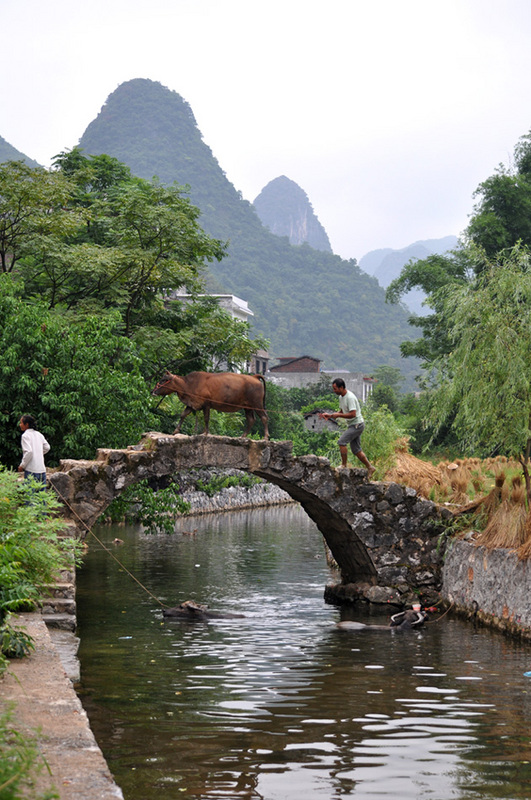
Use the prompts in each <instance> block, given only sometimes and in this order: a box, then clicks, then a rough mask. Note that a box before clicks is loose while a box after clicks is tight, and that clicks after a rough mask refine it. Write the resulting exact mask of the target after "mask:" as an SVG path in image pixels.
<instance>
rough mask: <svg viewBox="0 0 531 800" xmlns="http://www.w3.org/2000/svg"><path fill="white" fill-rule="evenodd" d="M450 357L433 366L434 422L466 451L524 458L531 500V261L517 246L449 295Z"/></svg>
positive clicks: (446, 309) (446, 315) (432, 403)
mask: <svg viewBox="0 0 531 800" xmlns="http://www.w3.org/2000/svg"><path fill="white" fill-rule="evenodd" d="M443 311H444V316H445V319H446V320H447V325H448V336H449V340H450V342H451V343H452V349H451V352H449V353H448V354H445V355H444V356H441V357H440V358H439V359H437V360H436V361H434V363H433V366H434V369H435V370H436V378H437V388H436V389H435V391H434V392H433V394H432V396H431V402H430V418H431V421H432V423H433V424H434V426H435V431H439V430H440V429H441V428H442V427H443V426H448V427H449V428H450V429H451V430H452V431H454V432H455V434H456V435H457V436H458V438H459V440H460V442H461V446H462V448H463V450H465V451H467V452H469V453H476V454H478V455H487V454H493V453H502V454H506V455H510V456H516V457H518V458H519V459H520V461H521V463H522V466H523V469H524V474H525V476H526V483H527V490H528V495H529V496H530V498H531V485H530V480H529V471H528V463H529V456H530V453H531V257H530V255H529V251H528V250H527V249H526V248H524V247H521V246H517V247H515V248H513V250H512V251H510V252H508V253H506V254H504V255H503V256H501V257H499V258H498V259H496V260H495V261H493V262H492V263H491V264H490V267H489V268H488V269H485V270H483V272H482V273H481V274H480V275H478V277H477V279H476V281H475V282H474V284H473V285H472V286H471V287H468V286H455V287H453V288H452V289H451V290H448V291H447V292H446V294H445V297H444V309H443Z"/></svg>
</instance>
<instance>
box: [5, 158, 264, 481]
mask: <svg viewBox="0 0 531 800" xmlns="http://www.w3.org/2000/svg"><path fill="white" fill-rule="evenodd" d="M198 216H199V211H198V210H197V209H196V208H195V207H194V206H192V204H191V203H190V201H189V200H188V199H187V198H186V197H185V196H184V195H183V192H182V190H181V189H180V188H179V187H177V186H171V187H163V186H161V185H160V184H159V183H158V182H157V181H145V180H141V179H139V178H133V177H132V176H131V175H130V172H129V169H128V168H127V167H126V166H125V165H124V164H121V163H120V162H119V161H117V160H116V159H114V158H111V157H109V156H107V155H100V156H96V157H93V158H92V157H88V156H85V155H84V154H83V153H82V152H81V151H80V150H79V149H78V148H75V149H74V150H72V151H70V152H68V153H63V154H61V155H60V156H58V157H57V158H56V162H55V169H54V171H52V172H47V171H46V170H43V169H40V168H39V169H31V168H30V167H29V166H27V165H25V164H23V163H22V162H15V163H6V164H3V165H0V264H1V271H0V353H1V360H0V458H1V460H2V461H3V463H6V464H10V465H12V466H15V465H16V464H17V463H18V460H19V432H18V429H17V421H18V419H19V418H20V416H21V414H22V413H32V414H34V415H35V416H36V417H37V419H38V421H39V424H40V426H41V427H42V428H43V430H44V432H45V433H46V436H47V437H48V439H49V441H50V444H51V445H52V450H51V453H50V461H49V463H56V462H57V459H59V458H61V457H66V456H69V457H72V458H76V457H77V458H92V457H94V454H95V450H96V448H97V447H98V446H100V447H103V446H106V447H113V446H114V447H120V446H125V445H126V444H129V443H131V442H132V441H133V442H134V441H138V437H139V435H140V434H141V433H142V432H143V431H144V430H146V429H149V428H153V427H159V428H160V427H161V425H160V419H159V421H157V419H158V418H157V417H156V416H155V414H154V411H155V402H154V401H153V400H152V398H151V396H150V390H151V388H152V386H153V384H154V382H155V380H156V379H157V378H158V377H159V375H160V374H161V372H162V371H163V370H164V369H170V370H172V371H175V372H190V371H192V370H194V369H206V370H209V369H216V368H219V367H220V366H221V365H223V367H224V368H233V367H235V366H236V365H237V366H239V367H240V368H241V367H244V365H245V363H246V362H247V361H248V360H249V358H250V356H251V354H252V353H253V352H254V350H255V348H256V347H261V346H264V345H266V344H267V343H266V342H264V341H263V340H260V341H259V342H258V343H257V342H252V341H250V340H249V338H248V331H249V327H248V325H247V324H245V323H242V322H240V321H239V320H234V319H232V318H231V317H230V315H229V314H228V313H227V312H225V311H224V310H223V309H221V308H219V306H218V304H217V303H216V302H215V301H214V300H212V299H209V298H204V297H201V296H200V293H201V292H202V291H204V282H203V272H204V268H205V264H206V262H207V261H208V260H209V259H215V258H218V257H221V256H222V255H223V247H222V245H221V243H220V242H218V241H217V240H214V239H211V238H210V237H209V236H207V235H206V234H205V233H204V232H203V231H202V229H201V228H200V226H199V224H198ZM179 287H183V288H184V289H185V290H186V291H187V292H188V293H191V295H192V301H191V302H189V303H187V304H184V303H182V302H179V301H177V300H175V301H170V300H169V293H170V291H172V290H175V289H178V288H179ZM194 298H195V299H194Z"/></svg>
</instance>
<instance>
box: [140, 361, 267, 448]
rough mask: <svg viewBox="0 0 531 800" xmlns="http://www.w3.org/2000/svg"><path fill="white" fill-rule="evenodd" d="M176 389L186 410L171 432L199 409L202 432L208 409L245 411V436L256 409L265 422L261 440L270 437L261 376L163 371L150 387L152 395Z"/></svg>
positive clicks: (207, 416) (208, 416)
mask: <svg viewBox="0 0 531 800" xmlns="http://www.w3.org/2000/svg"><path fill="white" fill-rule="evenodd" d="M173 392H176V393H177V394H178V395H179V400H180V401H181V402H182V403H184V405H185V409H184V411H183V413H182V414H181V418H180V420H179V424H178V425H177V427H176V429H175V431H174V433H179V432H180V430H181V425H182V423H183V420H184V419H185V418H186V417H187V416H188V414H191V413H192V411H202V412H203V415H204V417H205V433H208V422H209V419H210V409H212V408H213V409H214V410H215V411H228V412H233V411H240V410H243V411H245V417H246V425H245V431H244V434H243V435H244V436H248V435H249V433H250V432H251V428H252V427H253V423H254V421H255V411H256V413H257V414H258V416H259V417H260V419H261V420H262V423H263V425H264V439H269V431H268V427H267V413H266V410H265V408H264V403H265V393H266V384H265V380H264V379H263V377H262V376H261V375H238V374H236V373H234V372H190V373H189V374H188V375H183V376H180V375H172V374H171V372H166V373H165V374H164V375H163V376H162V380H161V381H160V382H159V383H157V385H156V386H155V388H154V389H153V394H156V395H167V394H172V393H173Z"/></svg>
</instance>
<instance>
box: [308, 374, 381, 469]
mask: <svg viewBox="0 0 531 800" xmlns="http://www.w3.org/2000/svg"><path fill="white" fill-rule="evenodd" d="M332 389H333V390H334V394H337V395H338V396H339V408H340V411H335V412H334V413H333V414H328V413H323V414H320V415H319V416H320V417H322V418H323V419H347V420H348V428H347V429H346V431H345V432H344V433H343V434H342V435H341V436H340V437H339V442H338V444H339V451H340V453H341V465H342V466H343V467H346V466H347V454H348V451H347V445H350V449H351V450H352V452H353V453H354V455H355V456H356V457H357V458H359V460H360V461H361V463H362V464H363V466H364V467H366V468H367V477H368V478H370V477H371V475H372V474H373V472H374V471H375V470H376V467H373V465H372V464H371V463H370V461H369V459H368V458H367V456H366V455H365V453H364V452H363V450H362V449H361V434H362V433H363V430H364V428H365V422H364V420H363V416H362V414H361V406H360V403H359V400H358V398H357V397H356V395H355V394H354V392H350V391H349V390H348V389H347V387H346V386H345V381H344V380H343V378H336V379H335V381H333V383H332Z"/></svg>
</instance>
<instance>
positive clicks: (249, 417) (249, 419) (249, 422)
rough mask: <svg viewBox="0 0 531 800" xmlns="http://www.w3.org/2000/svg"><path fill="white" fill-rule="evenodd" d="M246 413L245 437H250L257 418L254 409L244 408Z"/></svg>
mask: <svg viewBox="0 0 531 800" xmlns="http://www.w3.org/2000/svg"><path fill="white" fill-rule="evenodd" d="M244 411H245V430H244V432H243V435H244V436H249V434H250V433H251V428H252V427H253V425H254V421H255V419H256V417H255V416H254V411H253V409H252V408H244Z"/></svg>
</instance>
